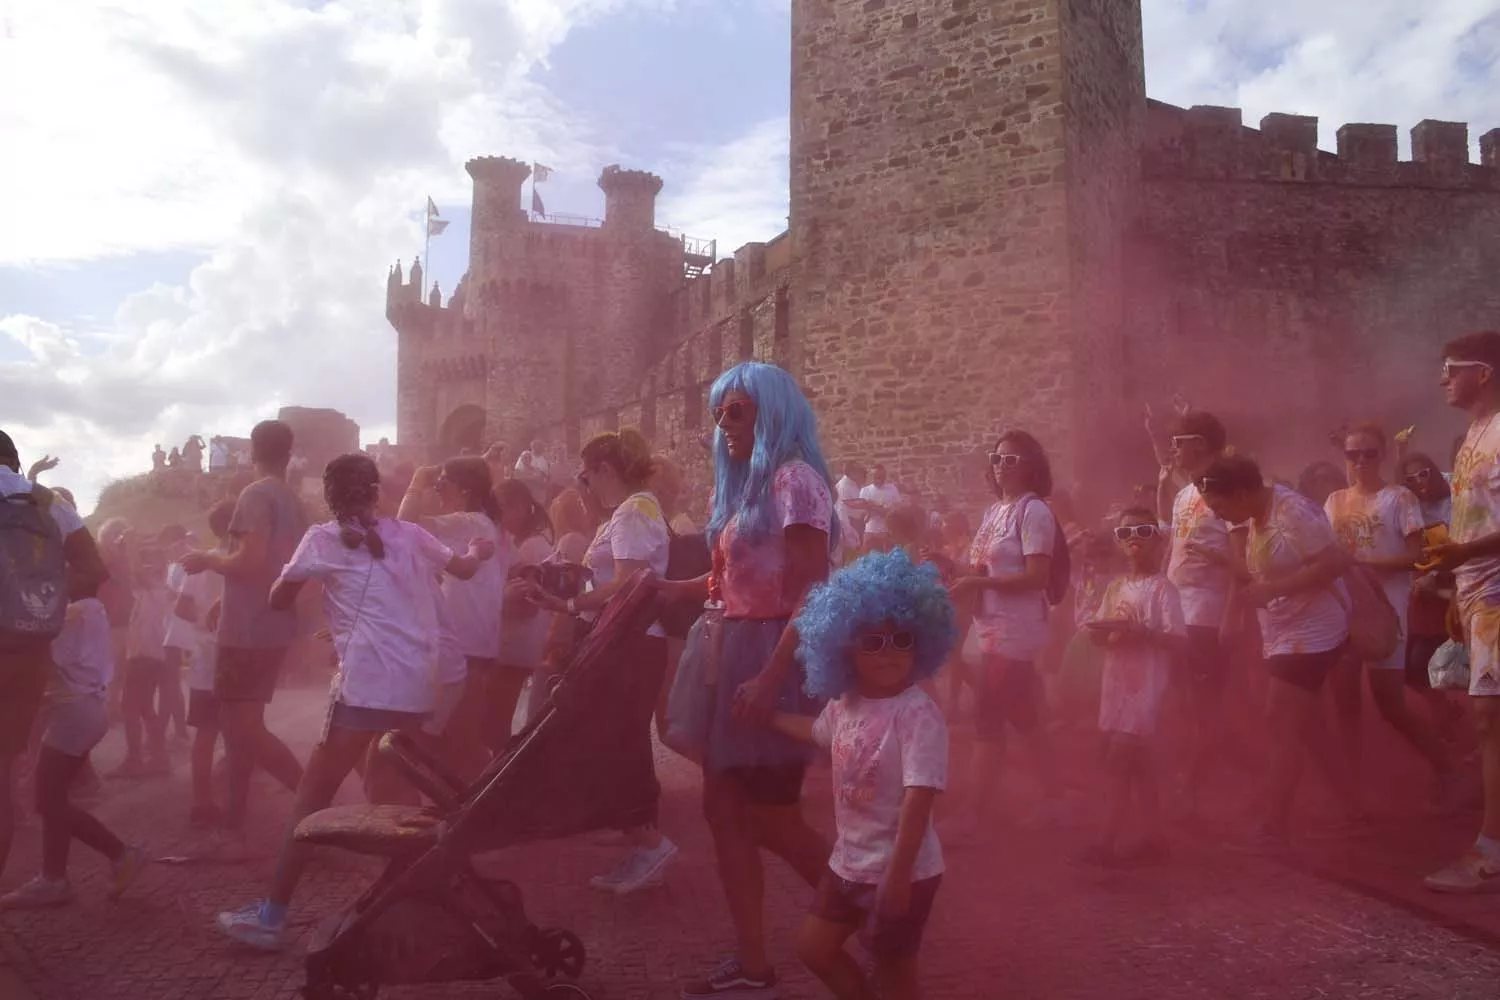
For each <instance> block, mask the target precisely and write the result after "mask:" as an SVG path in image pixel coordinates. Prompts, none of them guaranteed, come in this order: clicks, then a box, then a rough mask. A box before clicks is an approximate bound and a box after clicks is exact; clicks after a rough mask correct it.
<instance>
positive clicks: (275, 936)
mask: <svg viewBox="0 0 1500 1000" xmlns="http://www.w3.org/2000/svg"><path fill="white" fill-rule="evenodd" d="M219 930H221V931H223V932H224V933H225V934H226V935H228V936H229V937H230V938H232V939H234V940H235V941H238V942H239V943H240V944H242V945H245V946H246V947H249V948H254V949H255V950H257V951H280V950H281V938H282V936H283V935H284V934H285V933H286V921H285V920H282V921H280V922H279V923H274V924H273V923H271V922H270V921H268V920H266V918H265V912H264V910H263V909H262V904H260V903H251V904H250V905H249V906H247V907H244V908H243V909H239V910H234V911H233V912H229V913H221V914H219Z"/></svg>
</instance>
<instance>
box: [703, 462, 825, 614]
mask: <svg viewBox="0 0 1500 1000" xmlns="http://www.w3.org/2000/svg"><path fill="white" fill-rule="evenodd" d="M771 511H772V514H771V524H770V530H769V531H767V532H766V533H765V535H763V536H760V537H757V538H741V537H740V534H739V516H738V515H736V516H735V517H734V518H732V519H731V520H730V522H729V523H728V524H727V525H725V526H724V530H723V531H722V532H720V533H719V544H718V551H717V552H716V554H715V555H716V558H715V560H714V562H715V569H716V571H717V575H718V577H719V581H720V589H721V592H722V595H723V599H724V616H725V617H726V618H790V617H791V616H792V615H793V614H795V613H796V611H797V601H798V599H799V597H800V596H801V595H800V594H788V593H787V589H786V529H787V528H789V527H791V526H792V525H794V524H803V525H807V526H808V527H810V528H816V529H817V530H819V531H822V532H824V533H827V532H828V531H829V525H830V524H831V523H832V520H833V491H832V490H830V489H829V488H828V483H827V482H825V481H824V479H823V477H822V476H820V475H818V473H817V472H816V471H814V469H813V467H812V466H810V465H808V464H807V463H806V462H803V461H800V460H799V461H793V462H787V463H786V464H785V465H783V466H782V467H781V468H779V469H777V470H776V475H775V476H774V477H773V478H772V480H771Z"/></svg>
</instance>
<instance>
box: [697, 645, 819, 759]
mask: <svg viewBox="0 0 1500 1000" xmlns="http://www.w3.org/2000/svg"><path fill="white" fill-rule="evenodd" d="M787 622H788V619H786V618H726V619H725V620H724V638H723V646H722V649H721V652H720V654H719V669H718V676H717V679H716V681H715V684H714V708H713V717H712V721H711V722H710V724H709V731H708V759H707V761H706V766H707V767H708V769H709V770H712V771H726V770H730V769H732V768H739V767H784V766H786V765H789V764H805V763H807V762H808V761H809V760H810V759H811V758H812V752H813V748H812V747H810V746H808V745H807V744H805V743H802V742H800V741H798V740H794V739H791V738H790V737H787V736H783V735H782V734H781V733H778V732H776V731H775V730H772V729H766V728H762V727H759V726H751V725H746V724H745V723H743V722H741V721H739V720H738V719H736V718H735V717H734V696H735V692H737V691H738V690H739V689H740V685H742V684H744V683H745V682H746V681H748V680H750V679H751V678H753V677H755V676H756V675H757V674H759V673H760V672H761V670H762V669H764V668H765V665H766V664H767V663H769V662H770V661H771V653H772V652H773V651H774V650H775V649H776V644H777V643H778V642H779V641H781V633H783V632H785V631H786V627H787ZM803 683H804V680H803V676H802V668H801V666H796V667H794V668H793V669H792V670H791V671H790V672H789V673H788V674H787V678H786V680H785V681H784V682H783V683H782V685H781V690H780V691H778V692H777V695H776V711H778V712H786V713H788V714H790V715H807V716H814V717H816V716H817V715H818V713H820V712H821V711H822V710H823V703H822V702H820V701H818V700H817V699H815V698H811V697H809V696H808V695H807V693H806V692H804V691H803V689H802V687H803Z"/></svg>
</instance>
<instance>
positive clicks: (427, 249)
mask: <svg viewBox="0 0 1500 1000" xmlns="http://www.w3.org/2000/svg"><path fill="white" fill-rule="evenodd" d="M427 201H428V202H429V203H431V201H432V197H431V196H430V195H429V196H428V198H427ZM422 228H423V229H425V230H426V231H427V239H426V241H425V242H424V243H423V244H422V259H423V260H424V261H426V263H425V264H423V265H422V266H423V267H424V268H426V272H425V273H427V274H431V273H432V215H431V214H430V213H429V212H428V211H427V206H426V205H423V206H422ZM417 298H418V300H420V301H423V302H425V301H427V289H425V288H418V289H417Z"/></svg>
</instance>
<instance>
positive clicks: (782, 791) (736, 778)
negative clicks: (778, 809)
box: [724, 764, 807, 806]
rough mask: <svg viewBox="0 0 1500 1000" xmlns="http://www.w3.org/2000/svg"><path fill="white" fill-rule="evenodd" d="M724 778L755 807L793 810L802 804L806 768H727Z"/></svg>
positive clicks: (803, 765)
mask: <svg viewBox="0 0 1500 1000" xmlns="http://www.w3.org/2000/svg"><path fill="white" fill-rule="evenodd" d="M724 774H725V776H726V777H728V778H729V780H731V781H733V782H734V783H735V785H736V786H738V788H739V790H740V791H741V793H743V794H744V796H745V798H746V799H748V800H749V801H751V802H753V803H755V804H756V805H758V806H794V805H796V804H797V803H799V802H801V801H802V780H803V778H805V777H807V765H806V764H777V765H774V766H764V767H727V768H725V769H724Z"/></svg>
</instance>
